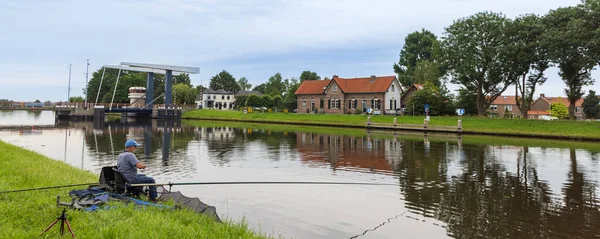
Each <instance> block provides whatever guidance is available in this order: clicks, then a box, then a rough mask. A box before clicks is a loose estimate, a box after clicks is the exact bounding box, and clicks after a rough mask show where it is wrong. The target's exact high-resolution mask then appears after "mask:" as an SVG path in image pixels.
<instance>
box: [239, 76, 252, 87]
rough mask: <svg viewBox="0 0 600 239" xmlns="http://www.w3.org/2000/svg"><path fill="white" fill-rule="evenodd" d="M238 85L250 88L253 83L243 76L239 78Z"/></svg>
mask: <svg viewBox="0 0 600 239" xmlns="http://www.w3.org/2000/svg"><path fill="white" fill-rule="evenodd" d="M238 85H239V86H240V89H241V90H249V89H251V88H252V84H250V83H248V79H246V77H243V76H242V78H240V79H239V80H238Z"/></svg>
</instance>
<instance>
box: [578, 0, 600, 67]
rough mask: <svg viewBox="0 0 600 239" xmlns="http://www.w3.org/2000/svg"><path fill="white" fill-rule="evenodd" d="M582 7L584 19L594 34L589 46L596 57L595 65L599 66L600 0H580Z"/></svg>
mask: <svg viewBox="0 0 600 239" xmlns="http://www.w3.org/2000/svg"><path fill="white" fill-rule="evenodd" d="M582 2H583V5H582V7H583V8H584V10H585V11H586V13H587V14H586V15H585V19H586V22H587V23H588V24H589V27H590V29H595V30H594V31H593V34H594V36H593V37H592V38H591V39H590V40H591V47H593V49H594V50H593V52H594V55H595V58H596V62H597V65H598V66H600V0H582Z"/></svg>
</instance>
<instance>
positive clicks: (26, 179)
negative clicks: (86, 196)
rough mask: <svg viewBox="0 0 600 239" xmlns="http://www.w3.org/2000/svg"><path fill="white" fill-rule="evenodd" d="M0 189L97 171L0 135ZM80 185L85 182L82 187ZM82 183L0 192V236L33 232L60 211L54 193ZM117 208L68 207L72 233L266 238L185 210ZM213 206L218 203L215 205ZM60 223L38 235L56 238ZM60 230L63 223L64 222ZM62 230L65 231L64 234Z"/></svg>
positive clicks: (86, 178)
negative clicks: (36, 150) (29, 148)
mask: <svg viewBox="0 0 600 239" xmlns="http://www.w3.org/2000/svg"><path fill="white" fill-rule="evenodd" d="M0 152H2V153H0V191H4V190H16V189H24V188H33V187H44V186H51V185H67V184H78V183H94V182H97V181H98V176H97V175H95V174H93V173H90V172H86V171H83V170H79V169H76V168H73V167H71V166H69V165H67V164H64V163H62V162H59V161H56V160H52V159H49V158H47V157H45V156H42V155H39V154H36V153H34V152H32V151H29V150H25V149H22V148H19V147H16V146H13V145H10V144H6V143H4V142H2V141H0ZM83 188H85V187H83ZM83 188H82V187H75V188H63V189H52V190H44V191H30V192H19V193H7V194H0V215H3V216H2V217H0V237H1V238H37V237H38V235H39V234H40V233H41V232H42V231H43V230H44V229H46V227H47V226H49V225H50V223H52V222H53V221H54V220H55V219H56V217H57V216H59V215H60V212H61V211H62V209H61V208H58V207H57V206H56V195H61V201H68V198H70V197H69V196H68V192H69V191H71V190H73V189H83ZM116 206H118V207H119V208H117V209H111V210H100V211H96V212H83V211H75V210H68V211H67V217H68V220H69V222H70V224H71V227H72V228H73V231H74V233H75V236H77V237H78V238H266V237H263V236H259V235H258V234H256V233H254V232H253V231H252V230H250V229H249V228H248V227H247V226H246V225H245V224H244V223H233V222H226V223H216V222H214V220H212V219H210V218H208V217H205V216H203V215H199V214H196V213H193V212H191V211H188V210H166V209H158V208H145V209H135V208H133V207H131V206H126V205H125V204H121V203H117V204H116ZM217 210H218V208H217ZM59 228H60V223H59V224H58V225H55V226H54V227H53V228H52V229H51V230H50V231H48V232H46V233H45V234H44V235H45V237H47V238H56V237H57V235H60V234H59ZM65 230H66V227H65ZM66 233H68V230H67V231H66ZM65 236H67V235H65ZM69 237H70V236H69Z"/></svg>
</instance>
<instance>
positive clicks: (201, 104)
mask: <svg viewBox="0 0 600 239" xmlns="http://www.w3.org/2000/svg"><path fill="white" fill-rule="evenodd" d="M250 94H256V95H258V96H262V94H261V93H260V92H258V91H238V92H237V93H236V94H234V93H231V92H227V91H225V90H211V89H206V90H204V91H203V92H202V93H200V94H199V95H198V97H196V105H197V107H198V108H206V109H218V110H232V109H234V108H235V96H236V95H250Z"/></svg>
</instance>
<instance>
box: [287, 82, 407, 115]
mask: <svg viewBox="0 0 600 239" xmlns="http://www.w3.org/2000/svg"><path fill="white" fill-rule="evenodd" d="M401 91H402V90H401V89H400V83H399V82H398V80H397V79H396V77H395V76H381V77H377V76H371V77H363V78H340V77H338V76H333V79H331V80H315V81H304V82H302V84H301V85H300V87H298V90H296V92H295V94H296V95H297V101H298V112H299V113H305V112H307V111H308V112H320V111H322V112H325V113H337V114H343V113H348V112H350V113H354V112H356V111H360V112H366V111H367V109H371V110H373V111H374V112H375V113H384V112H385V111H386V110H388V111H393V112H395V110H396V109H397V108H399V106H400V93H401Z"/></svg>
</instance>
